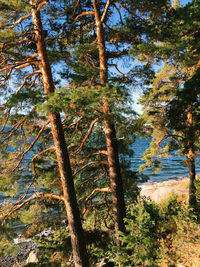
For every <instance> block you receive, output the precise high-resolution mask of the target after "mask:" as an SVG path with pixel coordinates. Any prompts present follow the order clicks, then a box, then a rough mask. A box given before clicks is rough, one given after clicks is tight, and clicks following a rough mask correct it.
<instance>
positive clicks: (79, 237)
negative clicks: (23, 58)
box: [30, 0, 90, 267]
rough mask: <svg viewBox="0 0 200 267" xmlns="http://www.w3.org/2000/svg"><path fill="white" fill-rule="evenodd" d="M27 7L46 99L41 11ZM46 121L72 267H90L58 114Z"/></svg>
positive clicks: (49, 88)
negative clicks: (72, 257) (53, 153)
mask: <svg viewBox="0 0 200 267" xmlns="http://www.w3.org/2000/svg"><path fill="white" fill-rule="evenodd" d="M30 3H31V5H32V18H33V26H34V32H35V38H36V42H37V51H38V55H39V59H40V70H41V73H42V80H43V86H44V91H45V95H46V96H47V97H48V95H49V94H51V93H53V92H54V90H55V87H54V82H53V78H52V72H51V67H50V63H49V59H48V55H47V50H46V45H45V41H44V34H43V29H42V23H41V18H40V11H39V10H38V9H37V5H35V4H34V1H32V0H31V1H30ZM49 118H50V122H51V132H52V136H53V141H54V145H55V151H56V157H57V161H58V167H59V172H60V179H61V185H62V190H63V197H64V204H65V208H66V212H67V219H68V224H69V231H70V236H71V244H72V250H73V256H74V262H75V266H76V267H88V266H90V264H89V260H88V255H87V251H86V244H85V239H84V233H83V229H82V224H81V219H80V213H79V208H78V203H77V199H76V194H75V189H74V182H73V176H72V170H71V165H70V161H69V156H68V150H67V145H66V142H65V137H64V131H63V127H62V123H61V118H60V114H59V113H55V112H50V113H49Z"/></svg>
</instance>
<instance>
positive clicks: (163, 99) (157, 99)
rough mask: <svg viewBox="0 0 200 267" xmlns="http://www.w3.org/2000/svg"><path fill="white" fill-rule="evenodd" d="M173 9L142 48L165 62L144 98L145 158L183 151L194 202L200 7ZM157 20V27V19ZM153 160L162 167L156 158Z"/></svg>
mask: <svg viewBox="0 0 200 267" xmlns="http://www.w3.org/2000/svg"><path fill="white" fill-rule="evenodd" d="M173 7H174V6H172V8H169V9H168V11H167V12H166V13H163V17H162V24H160V26H158V27H157V28H158V29H157V31H155V32H154V33H153V32H150V35H149V38H150V40H151V43H150V44H147V43H146V45H145V46H143V48H142V47H140V48H139V47H138V49H140V52H143V55H142V57H143V58H145V57H144V54H145V55H147V54H148V61H149V62H150V61H152V62H153V61H154V62H159V61H162V63H163V64H164V67H163V68H162V70H161V71H160V72H158V73H157V75H156V77H155V79H154V82H153V86H152V88H150V89H149V90H147V92H146V93H145V94H144V96H143V98H142V103H143V104H144V117H146V118H147V121H148V123H149V124H150V125H151V126H152V128H153V140H152V143H151V146H150V148H149V149H148V150H147V151H146V153H145V159H146V161H147V164H151V163H152V161H154V160H153V156H156V155H158V156H159V155H163V156H167V155H168V153H170V151H171V150H179V151H181V155H184V156H185V157H186V159H187V160H186V162H187V164H188V167H189V176H190V199H189V201H190V204H192V205H195V202H196V200H195V197H194V196H195V186H194V180H195V158H196V155H197V154H198V144H199V137H198V136H199V132H198V127H199V125H198V115H197V114H198V113H199V111H198V105H199V103H198V102H199V101H198V95H199V92H198V89H196V86H197V84H195V82H197V83H198V75H199V74H198V72H199V71H198V69H199V67H198V63H197V62H198V60H197V58H198V54H197V53H196V51H198V45H199V44H198V42H196V41H195V40H197V38H198V37H197V32H198V30H197V27H196V25H197V24H196V16H197V14H198V12H199V7H198V4H197V3H196V2H195V1H194V2H193V3H192V4H188V5H187V6H186V7H181V8H178V6H177V5H175V9H174V8H173ZM194 10H195V11H194ZM188 15H189V17H190V18H189V17H188ZM154 24H156V25H157V21H154ZM154 24H153V25H154ZM194 25H195V26H194ZM155 33H156V34H155ZM147 51H148V52H147ZM191 84H192V86H191ZM151 134H152V133H151ZM166 139H168V140H170V142H169V143H168V145H167V146H166V147H165V149H163V148H161V147H162V144H163V141H164V140H166ZM154 163H155V166H156V165H158V164H157V163H158V162H157V161H154Z"/></svg>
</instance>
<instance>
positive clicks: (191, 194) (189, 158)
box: [187, 104, 196, 207]
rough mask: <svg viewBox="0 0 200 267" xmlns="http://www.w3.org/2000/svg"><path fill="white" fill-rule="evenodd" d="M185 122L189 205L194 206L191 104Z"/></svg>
mask: <svg viewBox="0 0 200 267" xmlns="http://www.w3.org/2000/svg"><path fill="white" fill-rule="evenodd" d="M187 124H188V127H189V135H188V139H189V140H188V148H189V150H188V155H187V161H188V167H189V179H190V182H189V203H190V205H191V206H193V207H195V205H196V187H195V184H194V182H195V178H196V170H195V153H194V133H193V131H192V124H193V118H192V104H190V105H188V107H187Z"/></svg>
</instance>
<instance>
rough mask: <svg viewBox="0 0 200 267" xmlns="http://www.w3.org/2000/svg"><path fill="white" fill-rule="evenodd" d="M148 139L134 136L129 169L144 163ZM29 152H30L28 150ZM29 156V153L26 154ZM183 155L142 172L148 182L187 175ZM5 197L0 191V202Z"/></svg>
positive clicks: (197, 166) (165, 159) (197, 164)
mask: <svg viewBox="0 0 200 267" xmlns="http://www.w3.org/2000/svg"><path fill="white" fill-rule="evenodd" d="M150 141H151V140H150V139H144V138H139V137H137V138H136V141H135V143H134V144H133V145H132V146H131V148H132V149H133V151H134V155H133V156H132V157H131V169H132V170H133V171H137V170H138V168H139V167H140V165H142V164H144V161H142V153H144V152H145V150H146V149H147V148H148V147H149V144H150ZM30 153H31V152H30ZM28 155H29V156H31V154H28ZM183 159H184V157H180V156H178V155H176V154H174V155H172V156H171V157H168V158H162V159H161V160H162V164H163V165H164V167H163V168H162V169H161V170H160V171H159V172H152V169H151V168H147V169H145V170H144V171H143V172H142V173H143V174H145V175H146V176H147V177H148V182H163V181H166V180H170V179H178V178H181V177H188V176H189V170H188V167H187V166H185V165H184V163H183ZM199 162H200V157H199V158H197V161H196V172H197V173H200V165H199ZM6 198H7V197H6V196H5V195H4V194H3V193H0V202H1V201H3V200H4V199H6Z"/></svg>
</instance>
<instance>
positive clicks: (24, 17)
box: [7, 14, 31, 29]
mask: <svg viewBox="0 0 200 267" xmlns="http://www.w3.org/2000/svg"><path fill="white" fill-rule="evenodd" d="M30 17H31V14H28V15H24V16H23V17H21V18H20V19H18V20H17V21H16V22H15V23H14V24H13V25H12V26H10V27H7V28H8V29H13V28H15V27H16V26H17V25H19V24H20V23H21V22H22V21H24V20H25V19H28V18H30Z"/></svg>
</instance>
